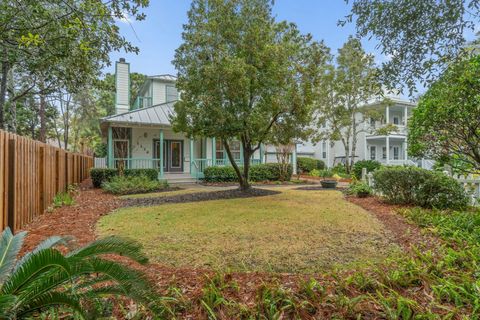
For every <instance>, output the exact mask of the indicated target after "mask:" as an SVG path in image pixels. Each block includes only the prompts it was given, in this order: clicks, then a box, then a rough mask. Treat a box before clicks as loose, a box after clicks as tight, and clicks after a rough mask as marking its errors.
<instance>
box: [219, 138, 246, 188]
mask: <svg viewBox="0 0 480 320" xmlns="http://www.w3.org/2000/svg"><path fill="white" fill-rule="evenodd" d="M222 144H223V147H224V148H225V151H226V152H227V156H228V159H229V160H230V163H231V164H232V167H233V169H234V170H235V173H236V174H237V176H238V182H239V184H240V188H239V189H240V190H242V191H246V190H249V189H250V184H249V182H248V170H249V169H250V164H249V163H248V164H247V165H245V156H246V150H245V147H244V145H243V143H242V148H243V159H244V160H243V161H244V165H243V172H242V171H241V170H240V168H239V167H238V165H237V163H236V162H235V159H234V158H233V155H232V152H231V150H230V146H229V145H228V143H227V142H226V141H225V139H222ZM245 173H246V175H245Z"/></svg>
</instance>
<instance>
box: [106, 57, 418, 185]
mask: <svg viewBox="0 0 480 320" xmlns="http://www.w3.org/2000/svg"><path fill="white" fill-rule="evenodd" d="M115 71H116V76H115V85H116V96H115V110H116V114H115V115H112V116H109V117H106V118H103V119H102V122H101V128H102V133H103V136H104V137H105V138H106V141H107V145H108V148H107V149H108V156H107V160H106V163H107V166H108V167H110V168H115V167H118V166H119V165H120V164H122V165H123V166H125V167H127V168H155V169H158V171H159V177H160V178H162V179H167V180H179V179H184V180H195V179H198V178H201V177H203V171H204V169H205V168H206V167H208V166H212V165H228V164H229V160H228V158H227V155H226V152H225V150H223V146H222V143H221V141H218V140H216V139H215V138H213V137H195V138H193V139H190V138H188V137H187V136H186V135H185V134H182V133H175V132H173V130H172V127H171V123H170V116H171V115H172V114H173V113H174V109H173V106H174V104H175V102H176V101H177V100H178V99H179V93H178V91H177V89H176V87H175V81H176V77H175V76H172V75H158V76H151V77H148V78H147V79H146V81H145V83H144V84H143V85H142V86H141V88H140V90H139V93H138V96H137V97H136V98H135V102H134V103H133V105H131V104H130V101H131V97H130V90H129V88H130V64H129V63H127V62H125V60H124V59H120V61H118V62H117V63H116V66H115ZM391 101H392V104H390V105H389V106H385V104H383V103H380V102H372V103H371V104H368V105H366V106H364V107H365V108H375V109H377V111H379V112H382V113H384V117H382V120H381V121H373V120H370V119H366V121H363V125H364V127H363V129H365V130H364V131H365V132H362V133H360V134H359V136H358V145H357V154H356V156H355V161H358V160H362V159H372V160H377V161H380V162H382V163H385V164H417V163H416V162H414V160H412V159H410V158H409V157H408V154H407V151H406V150H407V145H406V144H407V130H406V125H407V122H408V117H409V116H410V115H411V113H412V109H413V108H414V107H415V104H413V103H411V102H408V101H405V100H401V99H398V98H392V99H391ZM388 123H391V124H394V125H395V126H396V127H397V131H396V132H393V133H390V134H389V135H386V136H385V135H378V134H376V131H377V130H378V129H379V128H381V127H382V126H385V125H386V124H388ZM320 130H322V128H320ZM231 148H232V152H233V155H234V156H235V158H236V159H237V163H239V164H242V159H243V156H242V149H241V148H240V143H239V142H237V143H232V145H231ZM297 155H298V156H306V157H312V158H316V159H321V160H323V161H324V162H325V164H326V165H327V167H332V166H335V165H336V164H338V163H341V162H343V161H345V151H344V149H343V145H342V143H341V142H340V141H333V142H332V141H320V142H319V143H317V144H312V143H310V142H304V143H298V144H297V145H296V148H295V149H294V150H293V152H292V156H291V159H292V164H293V167H294V171H295V168H296V158H297ZM276 161H277V157H276V148H275V146H271V145H270V146H269V145H262V146H261V148H260V150H257V151H256V152H255V154H254V155H253V157H252V160H251V162H252V164H257V163H266V162H276ZM415 161H416V160H415ZM422 163H424V161H422Z"/></svg>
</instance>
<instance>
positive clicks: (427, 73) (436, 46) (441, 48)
mask: <svg viewBox="0 0 480 320" xmlns="http://www.w3.org/2000/svg"><path fill="white" fill-rule="evenodd" d="M345 1H346V2H351V4H352V11H351V15H349V16H347V17H346V19H345V20H344V21H340V24H344V23H346V22H348V21H353V22H354V23H355V25H356V28H357V31H358V35H359V36H361V37H368V38H374V39H376V40H378V42H379V43H378V47H379V48H380V50H381V52H382V54H383V55H385V56H386V58H387V59H388V60H387V61H385V62H384V63H383V70H384V82H385V84H386V85H388V86H389V87H390V88H398V89H403V88H404V87H407V88H408V89H409V90H410V93H413V91H415V87H416V85H417V83H418V81H420V82H422V83H423V84H428V83H429V82H431V81H433V80H435V79H436V77H438V75H439V74H441V73H442V72H443V70H445V68H446V67H447V66H448V64H449V63H451V62H452V61H454V60H455V59H456V58H457V57H458V56H459V53H460V52H461V51H462V50H463V49H464V47H465V43H466V42H465V41H466V39H465V34H466V32H467V31H471V32H472V33H473V31H474V28H475V25H477V24H478V22H480V10H479V8H480V1H479V0H452V1H438V0H422V1H418V0H395V1H391V0H345Z"/></svg>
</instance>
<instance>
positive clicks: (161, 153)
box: [159, 129, 163, 179]
mask: <svg viewBox="0 0 480 320" xmlns="http://www.w3.org/2000/svg"><path fill="white" fill-rule="evenodd" d="M159 138H160V139H159V140H160V141H159V143H160V147H159V149H160V171H159V175H160V176H159V178H160V179H163V129H160V135H159Z"/></svg>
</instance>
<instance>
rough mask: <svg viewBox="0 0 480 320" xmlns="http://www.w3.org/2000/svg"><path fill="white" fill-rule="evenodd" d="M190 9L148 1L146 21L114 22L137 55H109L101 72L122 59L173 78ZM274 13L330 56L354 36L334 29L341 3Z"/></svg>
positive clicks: (282, 7) (287, 0)
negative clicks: (324, 47) (321, 44)
mask: <svg viewBox="0 0 480 320" xmlns="http://www.w3.org/2000/svg"><path fill="white" fill-rule="evenodd" d="M189 8H190V1H189V0H150V6H149V7H148V8H147V9H145V10H144V12H145V13H146V15H147V18H146V20H144V21H132V22H130V23H127V22H122V21H119V22H117V23H118V25H119V26H120V32H121V33H122V35H123V36H125V37H126V38H127V39H128V40H129V41H130V42H132V43H133V44H134V45H135V46H137V47H139V48H140V53H139V54H138V55H136V54H133V53H130V54H125V53H124V52H113V53H112V54H111V55H110V57H111V61H112V65H111V66H109V67H106V68H105V70H104V72H111V73H112V72H114V64H113V62H115V61H118V59H119V58H121V57H124V58H125V59H126V60H127V62H130V71H131V72H139V73H143V74H146V75H157V74H174V75H175V74H176V72H175V68H174V67H173V65H172V63H171V61H172V60H173V57H174V54H175V49H176V48H177V47H178V46H179V45H180V43H181V40H182V39H181V34H182V25H183V24H185V23H186V22H187V11H188V9H189ZM273 12H274V15H275V16H276V19H277V20H278V21H280V20H287V21H289V22H294V23H296V24H297V25H298V27H299V29H300V30H301V32H302V33H310V34H312V35H313V37H314V39H315V40H324V41H325V43H326V44H327V45H328V46H329V47H330V48H331V49H332V53H336V50H337V49H338V48H340V47H341V46H342V45H343V43H344V42H345V41H346V40H347V38H348V36H349V35H353V34H354V33H355V28H354V25H353V24H348V25H346V26H344V27H340V26H337V22H338V20H339V19H342V18H343V17H345V16H346V15H347V14H349V12H350V7H349V5H348V4H347V3H345V1H344V0H276V1H275V5H274V7H273ZM363 45H364V49H365V50H366V51H367V52H370V53H373V54H375V56H376V60H377V63H380V62H382V61H384V60H385V59H386V58H385V57H384V56H382V55H381V54H380V53H379V52H378V50H375V44H374V43H373V42H371V41H368V40H363Z"/></svg>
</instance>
